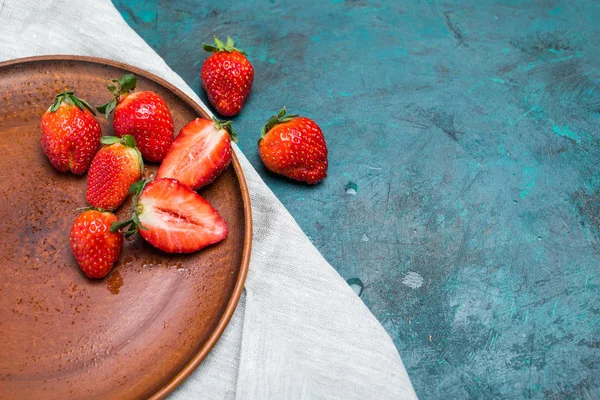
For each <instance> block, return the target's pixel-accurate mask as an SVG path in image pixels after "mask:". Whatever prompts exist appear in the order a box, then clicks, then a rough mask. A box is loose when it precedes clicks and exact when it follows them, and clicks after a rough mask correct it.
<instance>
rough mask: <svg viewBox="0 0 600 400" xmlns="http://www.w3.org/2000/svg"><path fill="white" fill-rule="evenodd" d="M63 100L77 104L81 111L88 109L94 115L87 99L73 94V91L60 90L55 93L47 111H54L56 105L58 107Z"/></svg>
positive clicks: (56, 108)
mask: <svg viewBox="0 0 600 400" xmlns="http://www.w3.org/2000/svg"><path fill="white" fill-rule="evenodd" d="M63 102H65V103H67V104H72V105H74V106H77V107H78V108H80V109H82V110H83V111H85V110H88V111H89V112H91V113H92V114H94V115H96V113H95V112H94V109H93V108H92V106H90V105H89V104H88V102H87V101H85V100H83V99H80V98H79V97H77V96H75V92H62V93H59V94H57V95H56V97H55V98H54V103H52V105H51V106H50V109H49V111H50V112H55V111H56V110H58V107H60V105H61V104H62V103H63Z"/></svg>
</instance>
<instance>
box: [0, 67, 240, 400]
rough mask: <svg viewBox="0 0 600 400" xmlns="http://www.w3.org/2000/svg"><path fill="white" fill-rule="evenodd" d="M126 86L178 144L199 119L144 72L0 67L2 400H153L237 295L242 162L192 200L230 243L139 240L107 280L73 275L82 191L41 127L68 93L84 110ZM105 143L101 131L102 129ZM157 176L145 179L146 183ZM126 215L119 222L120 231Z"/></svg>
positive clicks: (192, 361)
mask: <svg viewBox="0 0 600 400" xmlns="http://www.w3.org/2000/svg"><path fill="white" fill-rule="evenodd" d="M126 72H131V73H134V74H135V75H136V76H137V77H138V89H139V90H152V91H154V92H157V93H158V94H160V95H161V96H162V97H163V98H164V99H165V101H166V103H167V104H168V105H169V108H170V109H171V112H172V114H173V118H174V122H175V130H176V132H178V131H179V129H180V128H181V127H182V126H183V125H184V124H185V123H187V122H188V121H190V120H192V119H194V118H196V117H198V116H206V115H205V113H204V112H203V110H202V109H201V108H200V107H199V106H198V105H197V104H195V103H194V102H193V101H192V100H191V99H190V98H188V97H187V96H186V95H185V94H183V93H182V92H181V91H179V90H178V89H176V88H175V87H174V86H172V85H170V84H169V83H167V82H165V81H164V80H162V79H160V78H158V77H156V76H154V75H152V74H150V73H148V72H145V71H142V70H140V69H137V68H134V67H131V66H128V65H124V64H120V63H117V62H113V61H108V60H102V59H95V58H89V57H73V56H48V57H35V58H28V59H21V60H14V61H9V62H4V63H0V102H1V104H2V106H1V107H0V148H1V150H0V154H1V156H0V178H1V179H0V221H1V223H0V260H1V261H0V398H2V399H17V398H18V399H26V398H43V399H71V398H72V399H82V398H86V399H95V398H115V399H134V398H148V397H154V398H160V397H163V396H164V395H166V394H167V393H169V392H170V391H171V390H173V389H174V388H175V387H176V386H177V385H178V384H179V383H181V382H182V381H183V380H184V379H185V378H186V377H187V376H188V375H189V374H190V373H191V372H192V371H193V370H194V368H195V367H196V366H197V365H198V364H199V363H200V362H201V361H202V359H203V358H204V357H205V356H206V355H207V353H208V352H209V351H210V349H211V348H212V347H213V346H214V344H215V342H216V341H217V340H218V338H219V336H220V335H221V333H222V332H223V330H224V329H225V326H226V325H227V323H228V322H229V319H230V318H231V315H232V314H233V311H234V309H235V306H236V305H237V302H238V299H239V297H240V295H241V292H242V289H243V285H244V280H245V277H246V273H247V271H248V263H249V258H250V243H251V235H252V230H251V214H250V200H249V197H248V192H247V188H246V184H245V181H244V176H243V174H242V170H241V168H240V164H239V162H238V160H237V159H236V158H235V155H234V157H233V162H232V165H231V166H230V167H229V168H228V169H227V170H226V171H225V172H224V173H223V174H222V175H221V176H220V177H219V178H218V179H217V180H216V181H215V182H214V183H213V184H211V185H210V186H208V187H206V188H204V189H202V190H201V191H200V192H199V193H200V194H201V195H202V196H203V197H205V198H206V199H207V200H208V201H209V202H210V203H211V204H212V205H213V206H214V207H215V208H216V209H217V210H218V211H219V212H220V214H221V215H222V216H223V218H224V219H225V220H226V221H227V223H228V225H229V236H228V237H227V239H225V240H224V241H223V242H221V243H219V244H217V245H214V246H211V247H209V248H206V249H204V250H201V251H199V252H197V253H194V254H191V255H169V254H166V253H162V252H160V251H157V250H155V249H154V248H153V247H152V246H150V245H149V244H147V243H146V242H144V241H143V239H141V238H140V237H139V235H138V236H137V237H136V238H134V239H133V240H129V241H126V243H125V246H124V248H123V254H122V256H121V260H120V261H119V262H118V264H117V265H116V267H115V268H114V269H113V271H112V272H111V273H110V274H109V275H108V276H107V277H106V278H105V279H103V280H100V281H91V280H89V279H87V278H86V277H85V276H84V275H83V273H81V272H80V271H79V269H78V267H77V265H76V263H75V260H74V258H73V256H72V254H71V250H70V247H69V242H68V232H69V229H70V226H71V223H72V221H73V219H74V218H75V216H76V215H77V213H78V211H76V208H77V207H82V206H85V205H86V204H85V186H86V177H85V176H84V177H78V176H74V175H72V174H61V173H58V172H56V171H55V170H54V168H52V166H51V165H50V164H49V162H48V161H47V159H46V157H45V155H44V153H43V151H42V149H41V146H40V144H39V134H40V130H39V119H40V116H41V115H42V113H43V112H44V111H45V110H46V109H47V108H48V107H49V105H50V104H51V102H52V99H53V97H54V96H55V95H56V94H57V93H59V92H61V91H64V90H66V89H69V90H74V91H75V93H76V94H77V95H78V96H79V97H82V98H84V99H86V100H87V101H88V102H89V103H90V104H92V105H98V104H102V103H104V102H105V101H107V100H108V99H109V93H108V91H107V90H106V84H107V79H111V78H116V77H120V76H122V75H123V74H124V73H126ZM98 120H99V121H100V124H101V126H102V132H103V134H105V135H111V134H113V133H112V127H111V123H110V121H107V120H106V119H105V118H104V117H98ZM155 171H156V166H152V165H150V166H148V168H147V172H146V175H150V176H151V175H152V174H153V173H155ZM128 208H129V205H128V204H125V205H124V206H122V207H121V208H120V209H119V212H118V213H117V214H118V216H119V217H125V216H126V214H127V212H128Z"/></svg>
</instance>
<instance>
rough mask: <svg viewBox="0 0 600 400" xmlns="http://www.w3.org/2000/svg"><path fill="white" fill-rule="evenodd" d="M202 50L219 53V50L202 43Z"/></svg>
mask: <svg viewBox="0 0 600 400" xmlns="http://www.w3.org/2000/svg"><path fill="white" fill-rule="evenodd" d="M202 48H203V49H204V50H206V51H208V52H210V53H215V52H217V51H219V49H218V48H217V47H215V46H213V45H212V44H206V43H202Z"/></svg>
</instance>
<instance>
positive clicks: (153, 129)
mask: <svg viewBox="0 0 600 400" xmlns="http://www.w3.org/2000/svg"><path fill="white" fill-rule="evenodd" d="M112 82H113V83H111V84H109V85H108V90H109V91H110V92H111V93H112V95H113V96H114V99H112V100H111V101H109V102H108V103H106V104H104V105H102V106H100V107H98V108H97V110H98V111H99V112H100V113H102V114H104V115H106V118H108V117H109V115H110V114H111V113H112V112H113V111H114V113H115V116H114V120H113V128H114V130H115V134H116V135H117V136H119V137H123V136H124V135H131V136H133V137H134V139H135V141H136V143H137V146H138V148H139V149H140V152H141V153H142V156H144V158H145V159H146V160H148V161H150V162H160V161H162V159H163V158H164V157H165V154H167V151H168V150H169V147H170V146H171V142H173V133H174V127H173V117H172V116H171V112H170V111H169V108H168V107H167V104H166V103H165V101H164V100H163V99H162V97H160V96H159V95H158V94H156V93H154V92H148V91H144V92H132V90H134V89H135V86H136V84H137V80H136V77H135V76H134V75H131V74H127V75H125V76H123V77H122V78H121V79H120V80H117V79H113V81H112Z"/></svg>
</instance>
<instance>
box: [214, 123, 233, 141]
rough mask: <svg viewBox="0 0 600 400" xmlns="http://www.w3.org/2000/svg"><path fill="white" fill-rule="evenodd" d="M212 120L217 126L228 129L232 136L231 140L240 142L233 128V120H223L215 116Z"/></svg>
mask: <svg viewBox="0 0 600 400" xmlns="http://www.w3.org/2000/svg"><path fill="white" fill-rule="evenodd" d="M212 120H213V122H214V123H215V128H217V129H225V130H226V131H227V133H229V137H230V138H231V140H232V141H233V142H234V143H237V142H238V135H237V133H235V131H234V130H233V125H232V123H233V122H232V121H222V120H220V119H217V118H214V117H213V119H212Z"/></svg>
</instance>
